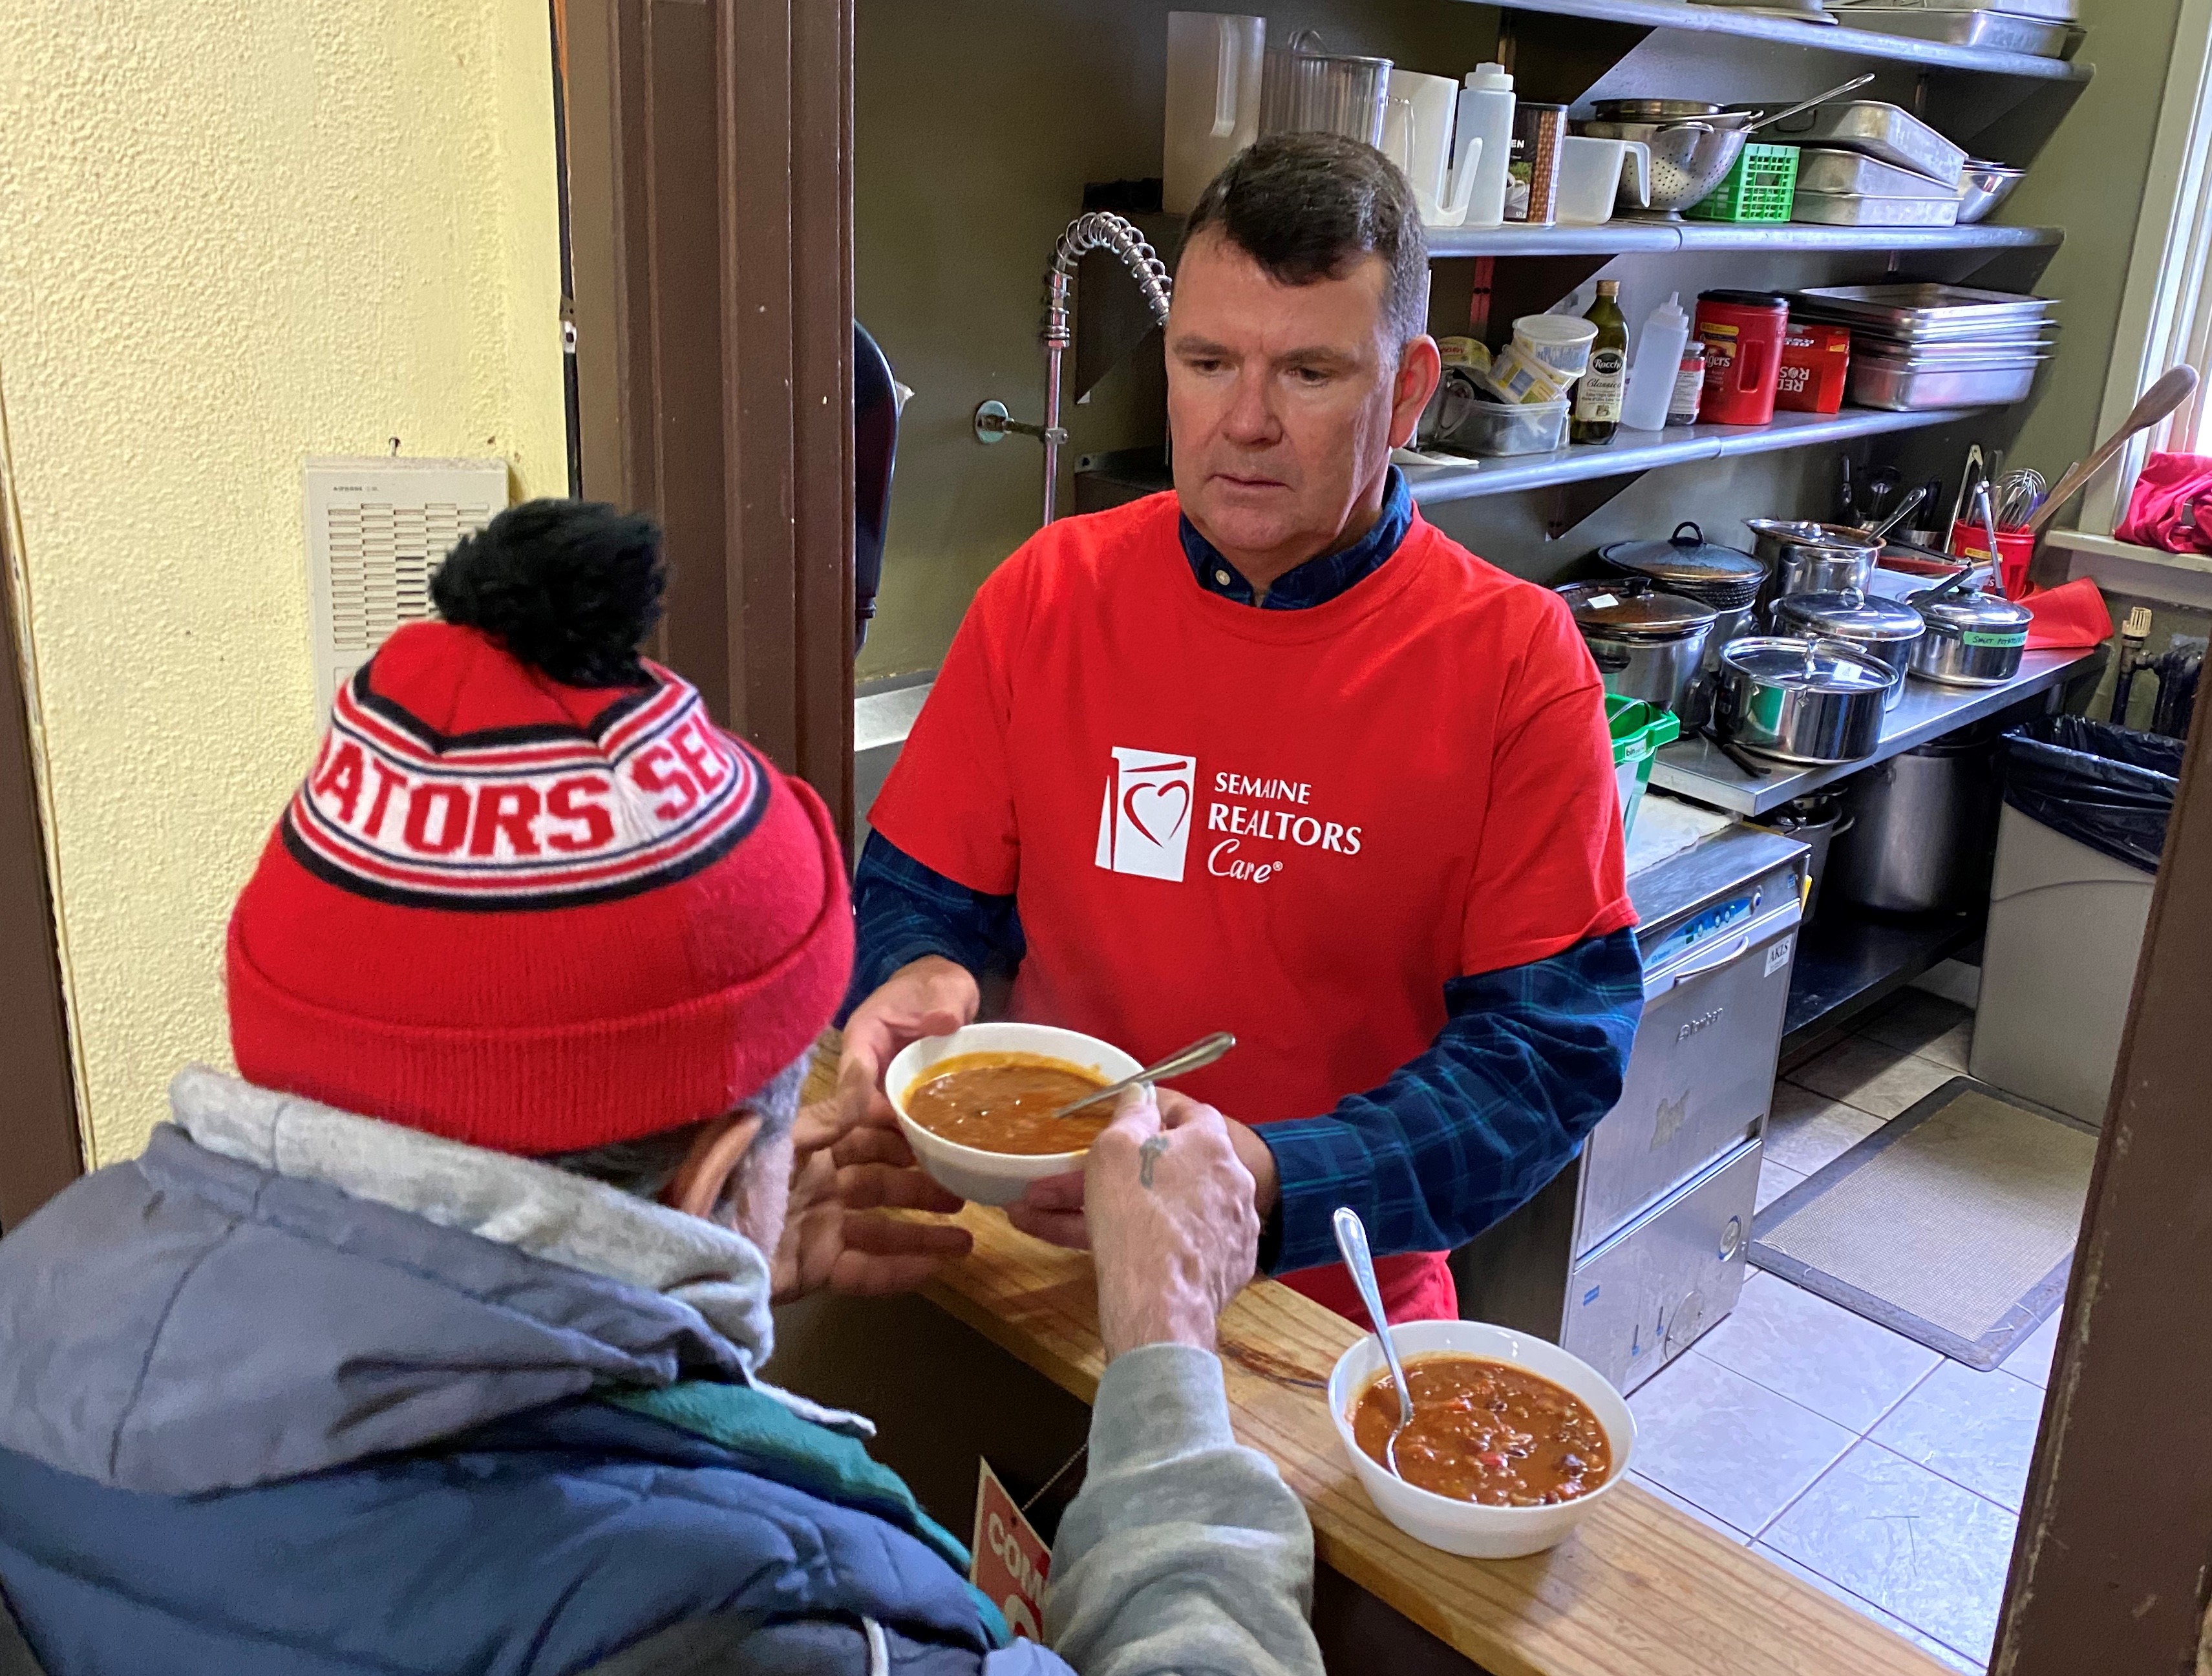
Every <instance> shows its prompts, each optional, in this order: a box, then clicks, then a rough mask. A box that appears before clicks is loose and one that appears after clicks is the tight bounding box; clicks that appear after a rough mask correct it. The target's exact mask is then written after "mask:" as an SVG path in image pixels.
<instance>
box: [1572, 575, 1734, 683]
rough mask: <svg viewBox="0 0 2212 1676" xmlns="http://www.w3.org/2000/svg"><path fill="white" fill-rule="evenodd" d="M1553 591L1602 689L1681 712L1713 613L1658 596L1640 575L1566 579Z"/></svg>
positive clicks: (1672, 595)
mask: <svg viewBox="0 0 2212 1676" xmlns="http://www.w3.org/2000/svg"><path fill="white" fill-rule="evenodd" d="M1555 592H1557V593H1558V594H1559V598H1562V599H1564V600H1565V601H1566V602H1567V609H1568V610H1571V611H1572V612H1573V613H1574V617H1575V627H1576V628H1577V629H1580V630H1581V631H1582V637H1583V644H1584V645H1585V646H1587V647H1589V650H1590V656H1591V658H1592V659H1595V662H1596V664H1597V670H1598V674H1599V676H1600V677H1602V678H1603V680H1604V682H1605V689H1606V691H1607V692H1609V693H1613V694H1615V695H1618V696H1620V697H1622V698H1640V699H1643V700H1644V701H1647V702H1649V703H1652V704H1657V705H1661V706H1663V707H1665V708H1667V709H1669V710H1672V711H1674V713H1675V714H1677V715H1679V714H1681V711H1682V707H1683V705H1684V703H1685V702H1686V700H1687V699H1688V696H1689V691H1690V683H1692V681H1694V680H1696V679H1697V677H1698V671H1699V668H1700V666H1701V665H1703V663H1704V661H1705V641H1706V639H1707V637H1708V636H1709V635H1711V633H1712V628H1713V622H1714V620H1715V618H1716V617H1717V616H1719V613H1718V612H1717V611H1715V610H1713V609H1712V608H1711V606H1710V605H1701V604H1699V603H1698V602H1697V601H1696V600H1694V599H1686V598H1683V597H1682V596H1681V595H1680V594H1677V593H1662V592H1660V591H1659V590H1658V589H1657V588H1656V587H1654V586H1652V584H1651V583H1650V580H1648V579H1646V578H1644V577H1641V576H1637V577H1631V578H1629V579H1628V580H1626V581H1605V582H1571V583H1569V584H1568V585H1567V586H1565V587H1563V588H1559V589H1557V590H1555Z"/></svg>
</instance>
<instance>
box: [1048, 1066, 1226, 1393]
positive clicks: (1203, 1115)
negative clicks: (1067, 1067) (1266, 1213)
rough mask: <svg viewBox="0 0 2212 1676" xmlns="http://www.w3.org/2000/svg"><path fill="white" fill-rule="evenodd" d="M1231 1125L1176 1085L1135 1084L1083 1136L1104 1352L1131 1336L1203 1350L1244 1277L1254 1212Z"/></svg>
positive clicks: (1133, 1343) (1140, 1341)
mask: <svg viewBox="0 0 2212 1676" xmlns="http://www.w3.org/2000/svg"><path fill="white" fill-rule="evenodd" d="M1231 1127H1232V1125H1231V1123H1230V1122H1229V1121H1228V1120H1227V1119H1225V1118H1224V1117H1223V1116H1222V1115H1221V1114H1220V1113H1219V1112H1218V1111H1216V1110H1214V1109H1213V1108H1212V1107H1211V1106H1201V1105H1200V1104H1199V1103H1198V1102H1196V1101H1194V1100H1192V1099H1190V1098H1189V1097H1188V1096H1184V1095H1181V1094H1177V1093H1176V1092H1174V1091H1173V1090H1169V1089H1162V1090H1158V1093H1157V1094H1156V1095H1155V1094H1152V1093H1151V1092H1150V1091H1148V1090H1145V1089H1142V1088H1139V1089H1136V1090H1132V1091H1131V1092H1130V1093H1128V1094H1127V1095H1125V1096H1122V1100H1121V1107H1120V1108H1119V1109H1118V1110H1117V1111H1115V1114H1114V1121H1113V1122H1112V1123H1111V1124H1110V1125H1109V1126H1107V1128H1106V1131H1105V1133H1103V1134H1101V1135H1100V1136H1099V1137H1098V1139H1097V1140H1096V1141H1094V1142H1092V1143H1091V1155H1090V1157H1088V1158H1086V1159H1085V1161H1084V1169H1083V1183H1084V1193H1085V1199H1086V1202H1087V1203H1088V1205H1089V1207H1090V1223H1091V1259H1092V1261H1093V1263H1094V1265H1095V1266H1096V1267H1097V1271H1098V1334H1099V1337H1100V1339H1102V1340H1103V1343H1104V1345H1105V1349H1106V1359H1107V1360H1108V1361H1109V1362H1110V1361H1112V1360H1113V1359H1114V1357H1116V1356H1119V1355H1120V1354H1121V1352H1122V1351H1127V1350H1134V1349H1136V1348H1137V1347H1138V1346H1139V1345H1157V1344H1176V1345H1196V1346H1197V1347H1198V1348H1199V1349H1200V1350H1207V1351H1210V1350H1212V1348H1213V1340H1214V1329H1215V1326H1216V1323H1217V1322H1218V1320H1219V1318H1220V1315H1221V1311H1222V1310H1223V1309H1225V1307H1226V1306H1227V1304H1228V1303H1229V1300H1230V1299H1231V1298H1232V1297H1234V1296H1237V1293H1238V1292H1239V1291H1240V1290H1243V1286H1244V1284H1245V1283H1246V1282H1247V1281H1249V1280H1250V1279H1251V1278H1252V1271H1253V1266H1254V1264H1255V1260H1256V1259H1257V1257H1258V1254H1259V1248H1260V1216H1259V1212H1258V1211H1256V1210H1255V1208H1254V1205H1253V1188H1252V1173H1251V1171H1249V1169H1245V1167H1244V1165H1243V1163H1242V1162H1241V1161H1240V1160H1239V1159H1238V1157H1237V1148H1236V1146H1235V1145H1234V1144H1233V1143H1232V1142H1231V1139H1230V1133H1229V1132H1230V1130H1231Z"/></svg>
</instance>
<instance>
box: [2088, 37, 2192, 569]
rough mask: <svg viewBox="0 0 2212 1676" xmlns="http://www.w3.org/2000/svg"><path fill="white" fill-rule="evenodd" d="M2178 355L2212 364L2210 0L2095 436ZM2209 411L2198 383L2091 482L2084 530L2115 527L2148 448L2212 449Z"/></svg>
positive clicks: (2172, 114)
mask: <svg viewBox="0 0 2212 1676" xmlns="http://www.w3.org/2000/svg"><path fill="white" fill-rule="evenodd" d="M2180 361H2186V362H2188V363H2189V365H2191V366H2192V367H2196V368H2197V370H2198V371H2199V372H2200V373H2205V372H2208V371H2212V0H2182V5H2181V15H2180V18H2179V21H2178V25H2177V27H2176V28H2175V30H2174V41H2173V61H2172V64H2171V66H2170V67H2169V68H2168V70H2167V71H2166V92H2165V95H2164V97H2163V99H2162V100H2161V102H2160V107H2159V119H2158V131H2157V137H2156V138H2155V140H2154V142H2153V143H2152V146H2151V156H2150V173H2149V176H2148V179H2146V180H2145V181H2144V183H2143V199H2142V220H2141V221H2140V222H2138V223H2137V225H2136V241H2135V247H2134V249H2133V250H2132V251H2130V252H2129V256H2128V278H2127V288H2126V290H2125V292H2124V295H2123V297H2122V300H2121V304H2120V319H2119V325H2118V331H2116V332H2115V333H2114V335H2113V340H2112V372H2111V373H2110V374H2109V376H2108V377H2107V379H2106V384H2105V399H2104V406H2103V408H2102V410H2100V413H2099V415H2098V421H2099V422H2098V426H2097V431H2098V434H2100V435H2104V434H2109V433H2110V432H2111V431H2112V429H2113V428H2116V427H2117V426H2118V424H2119V423H2120V422H2121V421H2122V420H2124V418H2126V417H2127V414H2128V410H2129V409H2130V408H2132V407H2133V406H2134V405H2135V404H2136V397H2137V396H2139V395H2141V394H2142V391H2143V389H2144V387H2145V386H2148V384H2149V383H2150V382H2151V381H2152V380H2154V379H2155V378H2157V377H2158V375H2159V374H2160V373H2163V372H2164V371H2165V370H2166V368H2167V367H2172V366H2173V365H2175V364H2176V363H2177V362H2180ZM2208 408H2212V391H2208V390H2206V389H2203V388H2200V389H2199V390H2198V391H2197V394H2196V396H2195V397H2194V398H2191V400H2190V401H2188V402H2186V403H2185V404H2183V405H2182V406H2181V408H2180V409H2179V410H2178V411H2177V412H2175V414H2174V415H2173V416H2172V418H2170V419H2168V420H2167V421H2166V422H2165V423H2164V424H2162V425H2155V426H2153V427H2152V428H2150V429H2149V430H2148V431H2146V432H2145V433H2143V434H2142V435H2141V436H2138V437H2136V439H2134V440H2133V441H2132V442H2131V443H2130V445H2129V446H2128V447H2127V448H2126V449H2125V450H2124V452H2122V453H2121V455H2120V457H2119V460H2118V464H2117V465H2116V466H2115V468H2114V469H2113V470H2112V471H2107V472H2105V473H2103V474H2101V475H2100V478H2099V480H2098V481H2097V482H2095V483H2092V484H2091V485H2090V486H2089V490H2088V493H2087V496H2086V497H2085V498H2084V500H2083V501H2082V504H2081V528H2082V529H2083V530H2085V531H2089V532H2091V533H2092V534H2095V535H2106V536H2108V535H2110V534H2111V533H2112V528H2113V526H2114V525H2116V524H2118V522H2119V521H2120V519H2121V518H2122V517H2123V516H2124V514H2125V513H2126V511H2127V505H2128V492H2129V490H2130V489H2131V488H2132V487H2133V486H2134V483H2135V480H2136V472H2137V471H2140V470H2141V469H2142V462H2143V457H2144V455H2146V454H2147V453H2149V452H2152V451H2153V450H2158V451H2171V452H2188V453H2201V452H2212V416H2208V412H2207V410H2208Z"/></svg>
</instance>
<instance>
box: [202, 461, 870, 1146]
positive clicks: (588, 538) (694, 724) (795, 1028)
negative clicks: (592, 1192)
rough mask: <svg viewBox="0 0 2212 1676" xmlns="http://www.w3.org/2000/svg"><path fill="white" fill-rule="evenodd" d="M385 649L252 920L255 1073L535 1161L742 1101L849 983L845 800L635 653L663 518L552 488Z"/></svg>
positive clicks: (318, 767)
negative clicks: (838, 807) (815, 787)
mask: <svg viewBox="0 0 2212 1676" xmlns="http://www.w3.org/2000/svg"><path fill="white" fill-rule="evenodd" d="M434 592H435V598H436V600H437V604H438V606H439V610H440V612H441V616H443V617H444V618H445V619H446V620H445V621H443V622H422V623H415V624H410V626H408V627H406V628H404V629H400V630H399V631H398V633H397V634H395V635H392V638H391V639H390V640H388V641H386V642H385V644H384V646H383V647H382V648H381V649H380V651H379V652H378V653H377V654H376V655H375V657H374V658H373V659H371V660H370V661H369V662H368V663H367V664H364V665H362V667H361V669H360V670H359V671H357V672H356V674H355V676H354V677H353V678H352V679H351V681H349V683H347V684H346V686H345V687H344V689H343V690H342V691H341V692H340V693H339V695H338V696H337V702H336V704H335V705H334V706H333V707H332V714H331V727H330V732H329V734H328V735H327V736H326V737H325V739H324V741H323V746H322V750H321V751H320V752H319V755H318V756H317V757H316V759H315V764H314V767H313V768H312V769H311V770H310V771H309V773H308V774H307V780H306V781H305V782H304V783H303V784H302V785H301V787H300V790H299V792H298V793H297V794H296V795H295V797H294V798H293V799H292V802H291V804H290V805H289V807H288V808H287V809H286V810H285V811H284V815H283V818H282V819H281V820H279V821H278V822H277V823H276V830H275V831H274V832H273V833H272V834H271V835H270V839H269V842H268V845H267V847H265V848H264V850H263V852H262V856H261V861H260V865H259V866H258V868H257V869H256V871H255V872H254V875H253V877H252V879H251V880H249V881H248V882H247V884H246V889H245V891H244V892H243V893H242V894H241V895H240V897H239V899H238V906H237V908H236V909H235V910H234V912H233V914H232V915H231V920H230V941H229V961H228V965H229V989H230V1034H231V1048H232V1051H233V1053H234V1054H235V1056H236V1058H237V1061H238V1067H239V1070H240V1073H241V1074H242V1075H244V1076H245V1077H246V1078H249V1079H250V1080H251V1081H252V1082H255V1083H257V1084H260V1085H262V1086H263V1087H265V1088H272V1089H279V1090H285V1091H287V1092H290V1093H295V1094H301V1095H304V1096H308V1097H309V1098H312V1099H315V1100H319V1101H322V1102H326V1103H328V1104H330V1105H333V1106H337V1107H341V1108H343V1109H345V1110H347V1111H351V1112H359V1113H362V1114H366V1115H368V1116H372V1117H380V1118H384V1119H386V1120H390V1121H392V1122H395V1123H403V1124H405V1125H407V1126H410V1127H412V1128H417V1129H424V1130H428V1131H429V1132H430V1133H433V1134H438V1135H444V1136H447V1137H449V1138H451V1139H454V1140H459V1141H465V1142H468V1143H470V1144H471V1145H477V1146H486V1147H492V1148H495V1149H497V1150H500V1151H507V1152H520V1153H526V1154H543V1153H549V1152H565V1151H574V1150H575V1149H577V1148H580V1147H587V1146H595V1145H604V1144H605V1143H607V1142H611V1141H617V1140H627V1139H634V1138H635V1137H637V1136H640V1135H645V1134H650V1133H654V1132H655V1131H658V1130H662V1129H667V1128H671V1127H674V1126H677V1125H678V1124H683V1123H687V1122H690V1121H692V1120H696V1119H699V1118H703V1117H712V1116H716V1115H719V1114H721V1113H724V1112H726V1111H729V1110H730V1109H732V1108H734V1107H735V1106H737V1105H738V1104H739V1103H741V1102H743V1101H744V1099H745V1098H746V1097H747V1096H750V1095H751V1094H753V1093H755V1092H756V1091H757V1090H759V1089H760V1088H761V1087H762V1085H763V1084H765V1083H767V1082H768V1081H769V1078H772V1077H774V1076H775V1073H776V1072H779V1071H781V1070H782V1069H783V1068H784V1067H785V1066H788V1065H789V1064H790V1063H791V1062H792V1061H793V1060H794V1059H796V1058H797V1057H798V1056H799V1054H800V1053H801V1052H802V1051H803V1050H804V1049H805V1047H806V1046H807V1044H808V1043H809V1042H811V1041H812V1040H813V1039H814V1038H815V1036H816V1035H818V1034H819V1033H820V1032H821V1030H822V1029H823V1026H824V1025H825V1024H827V1023H828V1022H829V1017H830V1014H831V1012H832V1011H834V1010H835V1008H836V1005H837V1002H838V1000H839V999H840V998H841V997H842V993H843V992H844V987H845V983H846V979H847V976H848V972H849V969H850V967H851V963H852V952H853V929H852V919H851V914H850V912H849V909H848V902H847V896H846V890H845V872H844V865H843V861H842V855H841V852H840V848H839V845H838V842H837V838H836V833H835V832H834V830H833V829H832V827H831V823H830V820H829V812H828V811H827V810H825V809H824V808H823V805H822V802H821V799H818V798H817V797H816V796H815V794H814V792H813V791H812V790H811V788H810V787H809V786H806V785H805V783H804V782H803V781H800V780H794V779H791V778H788V777H787V776H785V775H783V774H779V773H778V772H777V771H776V770H775V768H774V767H772V766H771V765H770V764H769V763H768V762H766V761H765V760H763V758H762V757H761V756H758V755H757V754H756V753H755V752H754V751H753V750H751V749H750V748H749V747H748V746H746V745H745V744H743V743H742V742H740V741H739V740H737V739H734V738H731V737H730V736H729V735H728V734H726V733H724V732H721V731H720V729H719V728H717V727H716V726H714V723H713V722H712V721H711V720H709V719H708V715H707V712H706V708H705V707H704V705H703V704H702V702H701V701H700V697H699V695H698V693H697V692H696V690H694V689H692V687H691V686H690V684H689V683H686V682H684V681H683V680H682V679H680V678H679V677H677V676H675V675H673V674H671V673H670V672H669V671H667V670H665V669H662V668H660V667H659V665H655V664H652V663H649V662H647V661H646V660H644V659H640V658H638V657H637V656H636V653H635V647H636V645H637V642H638V641H639V639H640V638H641V636H642V635H643V633H644V631H645V630H646V629H647V628H648V627H649V626H650V624H651V622H652V621H653V617H654V616H656V615H657V614H658V609H659V592H660V566H659V531H658V530H657V529H656V528H655V527H654V526H653V525H652V524H651V522H650V521H649V520H647V519H638V518H630V517H625V516H623V515H622V514H619V513H615V512H614V511H613V510H612V509H611V508H608V507H595V506H586V505H583V504H580V503H577V502H572V501H532V502H530V503H528V504H526V505H524V506H520V507H513V508H512V509H510V510H509V511H507V512H506V513H501V515H500V516H499V517H498V518H496V519H494V520H493V521H492V523H491V524H490V525H489V526H488V527H487V528H486V529H485V530H484V531H482V532H481V533H480V534H478V535H477V536H474V537H470V538H468V539H466V540H465V541H464V542H462V543H461V544H460V545H459V546H458V547H456V548H455V549H454V550H453V555H452V556H451V557H449V558H448V559H447V562H446V563H445V565H444V567H443V568H441V570H440V572H439V574H438V576H437V579H436V582H435V589H434Z"/></svg>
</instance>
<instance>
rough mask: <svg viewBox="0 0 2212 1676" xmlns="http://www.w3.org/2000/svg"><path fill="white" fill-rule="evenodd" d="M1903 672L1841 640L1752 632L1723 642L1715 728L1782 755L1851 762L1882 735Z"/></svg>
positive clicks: (1732, 738)
mask: <svg viewBox="0 0 2212 1676" xmlns="http://www.w3.org/2000/svg"><path fill="white" fill-rule="evenodd" d="M1903 678H1904V677H1902V676H1900V675H1899V674H1898V672H1897V671H1895V670H1893V669H1892V668H1890V666H1889V665H1887V664H1885V663H1883V662H1882V661H1881V659H1879V658H1875V657H1871V656H1869V654H1868V653H1864V652H1863V651H1861V650H1860V649H1859V648H1858V647H1856V646H1852V645H1850V644H1848V643H1847V642H1845V641H1828V640H1800V639H1797V638H1796V637H1795V636H1791V635H1747V637H1745V638H1744V639H1742V640H1740V641H1731V642H1730V643H1729V645H1727V646H1724V647H1722V648H1721V656H1720V669H1719V671H1718V673H1717V675H1716V677H1715V678H1714V686H1713V731H1714V732H1717V733H1718V734H1719V735H1720V736H1721V738H1723V739H1727V740H1729V741H1730V742H1732V743H1734V744H1738V745H1741V746H1742V747H1743V748H1744V749H1745V750H1753V751H1757V752H1758V753H1759V755H1760V756H1774V757H1779V758H1780V759H1781V760H1782V761H1784V762H1857V760H1858V759H1859V758H1860V757H1862V756H1871V755H1873V753H1874V749H1875V746H1876V745H1877V744H1881V718H1882V712H1883V710H1884V709H1885V708H1886V707H1887V700H1888V696H1889V689H1891V688H1892V687H1894V686H1896V685H1897V684H1898V683H1899V682H1900V681H1901V680H1903Z"/></svg>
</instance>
